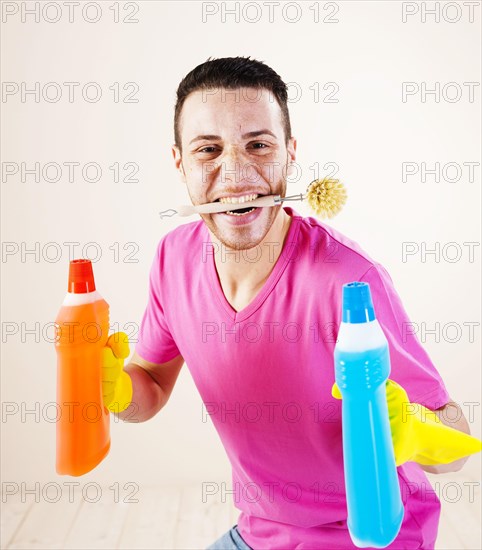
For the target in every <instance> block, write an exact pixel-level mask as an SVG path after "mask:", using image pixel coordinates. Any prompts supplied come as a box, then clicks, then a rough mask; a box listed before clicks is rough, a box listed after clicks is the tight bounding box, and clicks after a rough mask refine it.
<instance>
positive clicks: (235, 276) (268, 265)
mask: <svg viewBox="0 0 482 550" xmlns="http://www.w3.org/2000/svg"><path fill="white" fill-rule="evenodd" d="M291 223H292V217H291V216H290V215H289V214H287V213H286V211H285V210H283V208H281V207H280V211H279V212H278V215H277V216H276V218H275V221H274V222H273V225H272V226H271V227H270V229H269V231H268V233H266V235H265V237H264V239H263V240H262V241H261V242H260V243H259V244H258V251H257V252H256V253H254V252H251V253H250V252H249V251H246V252H244V251H240V250H238V251H236V252H234V251H233V253H230V252H231V251H228V253H226V250H224V251H222V247H224V245H223V244H222V243H221V242H220V241H219V240H218V239H217V238H216V237H215V236H214V235H213V234H212V233H211V232H210V233H211V240H212V241H213V242H216V243H217V245H218V246H217V247H215V249H216V250H215V254H214V259H215V264H216V270H217V272H218V276H219V278H220V280H221V281H222V283H223V288H225V289H226V290H227V291H228V292H229V293H230V294H231V295H232V296H234V295H236V294H237V293H238V292H239V291H240V290H241V291H248V292H255V291H256V290H258V289H259V288H260V287H261V286H262V285H263V283H264V282H265V281H266V279H267V278H268V277H269V274H270V273H271V271H272V270H273V267H274V266H275V264H276V262H277V260H278V258H279V256H280V255H281V252H282V250H283V247H284V242H285V239H286V236H287V234H288V230H289V228H290V225H291ZM243 252H244V253H243ZM258 256H259V258H258ZM253 257H256V258H257V259H256V262H253V261H249V259H250V258H253Z"/></svg>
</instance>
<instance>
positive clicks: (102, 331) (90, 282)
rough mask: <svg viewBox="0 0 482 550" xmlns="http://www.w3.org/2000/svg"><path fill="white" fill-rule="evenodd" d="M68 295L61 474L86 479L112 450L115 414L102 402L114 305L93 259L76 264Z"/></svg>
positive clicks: (61, 358)
mask: <svg viewBox="0 0 482 550" xmlns="http://www.w3.org/2000/svg"><path fill="white" fill-rule="evenodd" d="M67 290H68V292H67V294H66V296H65V298H64V301H63V303H62V306H61V308H60V311H59V313H58V315H57V318H56V320H55V323H56V324H55V328H56V339H55V340H56V341H55V349H56V351H57V406H58V415H57V463H56V470H57V473H58V474H63V475H70V476H81V475H83V474H85V473H87V472H89V471H90V470H92V469H93V468H95V467H96V466H97V465H98V464H99V463H100V462H101V461H102V460H103V459H104V458H105V456H106V455H107V453H108V452H109V448H110V413H109V411H108V409H107V408H106V407H105V406H104V403H103V398H102V377H101V364H102V348H103V347H104V346H105V345H106V342H107V339H108V332H109V305H108V304H107V302H106V301H105V300H104V299H103V298H102V296H100V294H99V293H98V292H97V290H96V288H95V282H94V273H93V270H92V263H91V261H90V260H85V259H79V260H72V261H71V262H70V266H69V283H68V289H67Z"/></svg>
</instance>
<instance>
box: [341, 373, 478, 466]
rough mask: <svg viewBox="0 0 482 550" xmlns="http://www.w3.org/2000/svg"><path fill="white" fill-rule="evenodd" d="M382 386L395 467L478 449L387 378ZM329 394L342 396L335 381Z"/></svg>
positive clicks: (444, 459)
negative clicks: (385, 391) (385, 390)
mask: <svg viewBox="0 0 482 550" xmlns="http://www.w3.org/2000/svg"><path fill="white" fill-rule="evenodd" d="M386 389H387V405H388V415H389V419H390V430H391V432H392V441H393V450H394V454H395V462H396V465H397V466H400V465H401V464H403V463H404V462H408V461H413V462H418V464H423V465H424V466H432V465H434V464H448V463H449V462H453V461H454V460H458V459H459V458H462V457H464V456H468V455H471V454H474V453H478V452H480V451H481V450H482V442H481V441H480V440H479V439H477V438H476V437H472V436H471V435H468V434H466V433H464V432H461V431H459V430H456V429H455V428H450V427H449V426H446V425H445V424H444V423H443V422H442V421H441V420H440V418H439V417H438V416H437V415H436V414H435V413H434V412H433V411H431V410H430V409H427V408H426V407H424V406H423V405H420V404H419V403H410V400H409V398H408V395H407V392H406V391H405V390H404V389H403V388H402V386H400V385H399V384H397V383H396V382H394V381H393V380H387V384H386ZM331 395H332V396H333V397H335V398H336V399H341V398H342V395H341V392H340V389H339V388H338V386H337V384H336V382H335V383H334V384H333V387H332V389H331Z"/></svg>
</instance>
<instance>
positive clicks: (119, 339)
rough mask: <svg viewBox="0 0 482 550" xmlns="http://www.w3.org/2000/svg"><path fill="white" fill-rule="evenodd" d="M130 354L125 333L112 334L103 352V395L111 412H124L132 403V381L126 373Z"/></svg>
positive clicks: (105, 403)
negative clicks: (125, 363)
mask: <svg viewBox="0 0 482 550" xmlns="http://www.w3.org/2000/svg"><path fill="white" fill-rule="evenodd" d="M129 353H130V350H129V339H128V337H127V334H125V332H115V333H114V334H111V335H110V336H109V338H108V340H107V344H106V345H105V346H104V348H103V350H102V395H103V399H104V405H105V406H106V407H107V408H108V409H109V411H110V412H116V413H119V412H122V411H123V410H125V409H127V407H128V406H129V405H130V403H131V401H132V380H131V377H130V376H129V375H128V374H127V372H125V371H124V359H126V358H127V357H129Z"/></svg>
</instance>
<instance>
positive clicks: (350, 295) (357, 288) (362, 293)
mask: <svg viewBox="0 0 482 550" xmlns="http://www.w3.org/2000/svg"><path fill="white" fill-rule="evenodd" d="M374 319H375V310H374V309H373V302H372V294H371V292H370V285H369V284H368V283H361V282H357V281H354V282H353V283H347V284H344V285H343V305H342V321H343V322H344V323H368V322H369V321H373V320H374Z"/></svg>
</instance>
